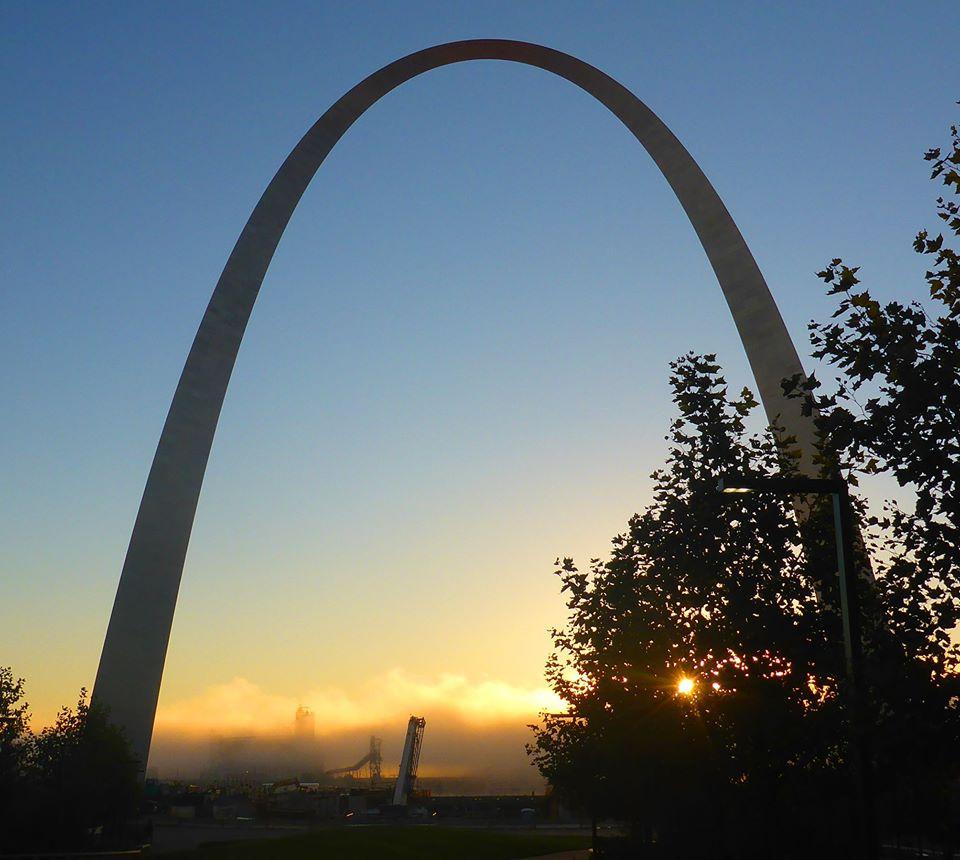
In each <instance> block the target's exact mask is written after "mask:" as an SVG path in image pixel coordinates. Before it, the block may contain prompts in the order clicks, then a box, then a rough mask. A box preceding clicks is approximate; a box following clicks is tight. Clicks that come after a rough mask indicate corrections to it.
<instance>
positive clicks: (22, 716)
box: [0, 667, 140, 851]
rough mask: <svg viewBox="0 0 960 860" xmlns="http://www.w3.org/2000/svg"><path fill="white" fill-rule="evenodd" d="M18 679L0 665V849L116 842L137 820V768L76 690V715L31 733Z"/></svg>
mask: <svg viewBox="0 0 960 860" xmlns="http://www.w3.org/2000/svg"><path fill="white" fill-rule="evenodd" d="M23 695H24V682H23V679H17V678H15V677H14V675H13V672H12V670H10V669H9V668H2V667H0V717H11V718H12V719H4V720H3V721H0V764H2V767H3V769H2V771H0V801H2V803H0V850H9V849H20V850H31V851H33V850H53V849H76V848H83V847H91V846H111V845H117V844H121V843H122V842H123V839H124V835H125V833H124V830H125V827H126V825H127V822H129V821H130V820H131V819H133V818H134V817H135V816H136V814H137V807H138V803H139V793H140V786H139V778H138V774H137V762H136V760H135V759H134V758H133V755H132V752H131V750H130V747H129V745H128V743H127V741H126V739H125V738H124V736H123V734H122V733H121V732H120V731H119V730H118V729H116V728H115V727H114V726H112V725H111V724H110V723H109V721H108V719H107V715H106V713H105V712H104V711H103V709H101V708H98V707H95V706H91V705H90V704H89V703H88V702H87V699H86V691H83V690H81V692H80V699H79V701H78V703H77V706H76V708H75V709H71V708H62V709H61V710H60V712H59V714H58V715H57V718H56V721H55V722H54V724H53V725H52V726H48V727H47V728H44V729H42V730H41V731H39V732H37V733H33V732H31V731H30V729H29V726H28V723H27V720H28V708H27V704H26V702H25V701H24V700H23Z"/></svg>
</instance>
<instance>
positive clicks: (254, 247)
mask: <svg viewBox="0 0 960 860" xmlns="http://www.w3.org/2000/svg"><path fill="white" fill-rule="evenodd" d="M466 60H507V61H510V62H515V63H524V64H526V65H529V66H536V67H537V68H540V69H544V70H545V71H548V72H552V73H554V74H556V75H559V76H560V77H562V78H566V79H567V80H568V81H570V82H571V83H574V84H576V85H577V86H579V87H580V88H582V89H583V90H585V91H586V92H588V93H589V94H590V95H592V96H593V97H594V98H596V99H597V100H598V101H600V102H602V103H603V104H604V105H605V106H606V107H607V108H609V110H610V111H611V112H612V113H613V114H614V115H616V116H617V118H618V119H619V120H620V121H621V122H622V123H623V124H624V125H625V126H626V127H627V128H628V129H629V130H630V131H631V132H632V133H633V135H634V136H635V137H636V138H637V140H638V141H640V143H641V144H643V147H644V148H645V149H646V150H647V152H648V153H649V154H650V156H651V157H652V158H653V160H654V161H655V162H656V164H657V167H659V168H660V170H661V172H662V173H663V175H664V177H665V178H666V180H667V182H669V183H670V186H671V188H673V191H674V193H675V194H676V195H677V198H678V200H679V201H680V204H681V205H682V206H683V208H684V210H685V212H686V213H687V216H688V217H689V219H690V222H691V224H692V225H693V228H694V230H695V231H696V233H697V236H699V238H700V242H701V243H702V245H703V248H704V250H705V251H706V253H707V257H708V258H709V260H710V264H711V265H712V266H713V270H714V272H715V273H716V276H717V280H718V281H719V283H720V288H721V289H722V290H723V294H724V297H725V298H726V300H727V304H728V305H729V307H730V312H731V314H732V315H733V320H734V323H735V324H736V326H737V331H738V332H739V334H740V339H741V341H742V342H743V346H744V349H745V350H746V353H747V357H748V359H749V361H750V366H751V368H752V370H753V375H754V378H755V380H756V384H757V388H758V390H759V394H760V399H761V402H762V403H763V406H764V409H765V410H766V414H767V416H768V418H769V419H770V420H771V422H772V421H773V419H775V418H777V419H778V420H779V422H780V424H781V425H782V426H783V427H784V428H785V430H786V432H787V433H788V434H789V435H791V436H794V437H795V438H796V440H797V444H798V447H799V449H800V450H801V452H802V455H803V461H802V467H803V468H804V471H807V470H809V469H810V468H811V462H812V457H811V452H812V451H813V438H814V436H813V426H812V422H811V420H810V419H809V418H805V417H803V416H802V415H801V413H800V407H799V404H798V403H797V402H796V401H791V400H788V399H786V398H785V397H784V395H783V392H782V390H781V386H780V382H781V380H783V379H784V378H786V377H789V376H793V375H794V374H797V373H803V368H802V366H801V364H800V359H799V357H798V356H797V351H796V349H795V348H794V345H793V343H792V341H791V340H790V335H789V334H788V332H787V329H786V326H785V325H784V323H783V319H782V318H781V316H780V312H779V310H778V309H777V306H776V304H775V303H774V300H773V297H772V296H771V295H770V290H769V289H768V287H767V284H766V282H765V281H764V279H763V275H762V274H761V273H760V270H759V268H758V267H757V264H756V261H755V260H754V259H753V255H752V254H751V253H750V250H749V248H747V245H746V242H744V240H743V237H742V236H741V235H740V231H739V230H738V229H737V226H736V224H734V222H733V219H732V218H731V217H730V213H729V212H727V209H726V207H725V206H724V205H723V202H722V201H721V200H720V197H719V196H718V195H717V192H716V191H715V190H714V189H713V186H712V185H711V184H710V183H709V181H708V180H707V178H706V176H704V174H703V172H702V171H701V170H700V168H699V166H698V165H697V163H696V162H695V161H694V160H693V158H692V157H691V156H690V153H688V152H687V151H686V149H684V147H683V145H682V144H681V143H680V141H678V140H677V138H676V137H675V136H674V135H673V133H672V132H671V131H670V129H668V128H667V127H666V125H664V124H663V122H661V120H660V119H659V118H658V117H657V116H656V115H655V114H654V113H653V112H652V111H651V110H650V108H648V107H647V106H646V105H645V104H644V103H643V102H641V101H640V100H639V99H638V98H637V97H636V96H635V95H633V93H631V92H630V91H629V90H628V89H626V88H625V87H624V86H622V85H621V84H619V83H617V81H615V80H614V79H613V78H611V77H609V76H608V75H606V74H604V73H603V72H601V71H600V70H599V69H596V68H594V67H593V66H591V65H589V64H587V63H585V62H583V61H582V60H578V59H576V58H575V57H572V56H570V55H569V54H564V53H561V52H560V51H555V50H553V49H551V48H545V47H543V46H540V45H533V44H528V43H525V42H514V41H507V40H501V39H478V40H470V41H462V42H451V43H449V44H445V45H437V46H435V47H432V48H427V49H425V50H422V51H418V52H416V53H414V54H410V55H409V56H406V57H403V58H402V59H400V60H397V61H396V62H393V63H391V64H390V65H388V66H384V68H382V69H380V70H379V71H377V72H374V73H373V74H372V75H370V76H369V77H368V78H366V79H365V80H363V81H361V82H360V83H359V84H357V85H356V86H355V87H354V88H353V89H352V90H350V91H349V92H348V93H347V94H346V95H344V96H343V97H342V98H341V99H340V100H339V101H337V102H336V103H335V104H334V105H333V106H332V107H331V108H330V109H329V110H328V111H327V112H326V113H325V114H324V115H323V116H322V117H320V119H319V120H317V122H316V124H315V125H314V126H313V127H312V128H311V129H310V130H309V131H308V132H307V133H306V134H305V135H304V136H303V138H302V139H301V140H300V142H299V143H298V144H297V145H296V147H294V149H293V151H292V152H291V153H290V155H289V156H288V157H287V159H286V161H284V163H283V165H282V166H281V167H280V169H279V170H278V171H277V173H276V175H275V176H274V177H273V179H272V180H271V182H270V184H269V185H268V186H267V189H266V191H264V193H263V196H262V197H261V198H260V201H259V202H258V203H257V205H256V208H255V209H254V210H253V214H251V216H250V219H249V220H248V221H247V223H246V226H245V227H244V228H243V232H241V234H240V238H239V239H238V240H237V244H236V245H235V246H234V248H233V251H232V252H231V254H230V257H229V259H228V260H227V264H226V266H225V267H224V270H223V274H221V276H220V280H219V281H218V282H217V285H216V288H215V289H214V291H213V296H212V298H211V299H210V304H209V305H208V306H207V309H206V311H205V313H204V315H203V319H202V320H201V321H200V327H199V329H198V331H197V335H196V338H195V339H194V341H193V345H192V346H191V348H190V353H189V355H188V356H187V361H186V364H185V365H184V368H183V373H182V374H181V376H180V382H179V384H178V385H177V389H176V393H175V394H174V397H173V402H172V404H171V405H170V411H169V413H168V414H167V419H166V422H165V424H164V427H163V432H162V434H161V436H160V442H159V444H158V446H157V451H156V454H155V455H154V459H153V464H152V466H151V467H150V474H149V476H148V477H147V484H146V488H145V489H144V493H143V498H142V500H141V502H140V509H139V511H138V513H137V519H136V522H135V524H134V527H133V534H132V536H131V538H130V545H129V547H128V549H127V555H126V559H125V561H124V564H123V571H122V573H121V575H120V584H119V587H118V588H117V596H116V599H115V601H114V604H113V612H112V613H111V616H110V623H109V626H108V628H107V634H106V639H105V642H104V646H103V652H102V655H101V657H100V666H99V669H98V671H97V679H96V683H95V685H94V691H93V699H94V701H95V702H97V703H98V704H100V705H103V706H106V707H107V708H108V709H109V714H110V719H111V721H112V722H113V723H114V724H116V725H118V726H119V727H121V728H122V729H124V731H125V732H126V735H127V738H128V740H129V741H130V743H131V745H132V748H133V751H134V753H135V755H136V756H137V758H138V759H139V761H140V768H141V770H142V769H144V768H145V767H146V762H147V756H148V753H149V751H150V739H151V735H152V733H153V723H154V716H155V712H156V707H157V699H158V697H159V694H160V681H161V677H162V674H163V664H164V660H165V658H166V653H167V643H168V640H169V638H170V628H171V625H172V623H173V613H174V608H175V606H176V602H177V592H178V590H179V587H180V578H181V574H182V572H183V564H184V559H185V557H186V553H187V545H188V543H189V540H190V532H191V529H192V527H193V519H194V514H195V512H196V508H197V500H198V498H199V495H200V487H201V485H202V483H203V475H204V471H205V470H206V466H207V459H208V457H209V454H210V448H211V445H212V444H213V437H214V433H215V432H216V429H217V420H218V418H219V416H220V408H221V406H222V404H223V399H224V395H225V394H226V391H227V384H228V383H229V381H230V374H231V372H232V370H233V365H234V362H235V360H236V357H237V352H238V350H239V348H240V342H241V340H242V338H243V332H244V329H245V328H246V325H247V320H248V319H249V317H250V312H251V310H252V309H253V305H254V302H255V301H256V299H257V294H258V292H259V290H260V285H261V283H262V282H263V278H264V275H265V274H266V272H267V267H268V266H269V265H270V260H271V259H272V257H273V254H274V251H275V250H276V248H277V244H278V243H279V241H280V237H281V236H282V235H283V231H284V229H285V227H286V226H287V222H288V221H289V220H290V216H291V215H292V214H293V211H294V209H295V208H296V206H297V203H298V202H299V200H300V198H301V196H302V195H303V193H304V191H305V190H306V188H307V185H309V183H310V180H311V179H312V178H313V176H314V174H315V173H316V172H317V169H318V168H319V167H320V165H321V164H322V163H323V160H324V159H325V158H326V157H327V154H328V153H329V152H330V150H331V149H332V148H333V147H334V145H335V144H336V143H337V141H338V140H340V138H341V137H342V136H343V134H344V133H345V132H346V131H347V129H348V128H350V126H351V125H352V124H353V123H354V122H355V121H356V120H357V119H358V118H359V117H360V116H361V115H362V114H363V113H364V111H366V110H367V108H369V107H371V106H372V105H373V104H374V103H375V102H377V101H378V100H379V99H380V98H381V97H382V96H384V95H386V94H387V93H389V92H390V91H391V90H393V89H394V88H395V87H398V86H400V84H402V83H404V82H405V81H408V80H410V79H411V78H414V77H416V76H417V75H420V74H423V73H424V72H428V71H430V70H432V69H436V68H439V67H441V66H447V65H450V64H452V63H460V62H464V61H466ZM375 238H376V237H371V239H372V240H375Z"/></svg>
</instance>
